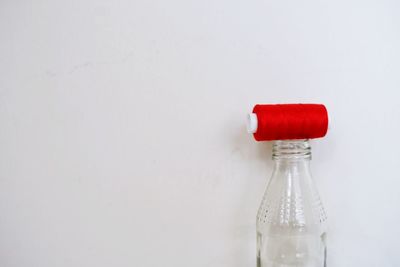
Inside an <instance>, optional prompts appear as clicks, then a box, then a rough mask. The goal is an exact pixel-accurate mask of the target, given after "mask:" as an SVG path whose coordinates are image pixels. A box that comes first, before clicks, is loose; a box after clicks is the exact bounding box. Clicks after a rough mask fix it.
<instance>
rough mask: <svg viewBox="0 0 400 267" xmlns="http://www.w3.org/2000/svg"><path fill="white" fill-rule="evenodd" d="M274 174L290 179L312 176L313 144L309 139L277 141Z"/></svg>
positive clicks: (275, 144) (273, 155)
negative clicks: (311, 144)
mask: <svg viewBox="0 0 400 267" xmlns="http://www.w3.org/2000/svg"><path fill="white" fill-rule="evenodd" d="M272 151H273V152H272V158H273V159H274V161H275V168H274V175H273V176H279V177H286V178H287V179H289V180H292V179H296V178H300V177H303V178H305V177H310V176H311V174H310V160H311V146H310V143H309V142H308V140H303V139H302V140H283V141H275V142H274V145H273V150H272Z"/></svg>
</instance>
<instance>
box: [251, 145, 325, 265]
mask: <svg viewBox="0 0 400 267" xmlns="http://www.w3.org/2000/svg"><path fill="white" fill-rule="evenodd" d="M273 157H274V160H275V168H274V171H273V174H272V177H271V179H270V181H269V184H268V186H267V189H266V192H265V194H264V197H263V200H262V203H261V206H260V208H259V210H258V214H257V267H325V266H326V253H327V251H326V215H325V211H324V209H323V207H322V204H321V201H320V198H319V195H318V193H317V190H316V188H315V185H314V183H313V181H312V177H311V174H310V169H309V164H310V159H311V148H310V146H309V143H308V141H307V140H295V141H276V142H275V144H274V152H273Z"/></svg>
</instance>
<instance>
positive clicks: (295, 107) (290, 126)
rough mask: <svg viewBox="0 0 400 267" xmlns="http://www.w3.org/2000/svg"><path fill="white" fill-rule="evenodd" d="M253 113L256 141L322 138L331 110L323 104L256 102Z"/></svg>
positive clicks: (252, 130)
mask: <svg viewBox="0 0 400 267" xmlns="http://www.w3.org/2000/svg"><path fill="white" fill-rule="evenodd" d="M254 113H255V115H254ZM250 116H253V117H250V118H252V119H254V120H255V124H254V121H252V122H251V123H253V125H252V126H251V128H252V129H249V131H251V132H252V133H253V135H254V138H255V139H256V140H257V141H270V140H287V139H309V138H319V137H324V136H325V135H326V132H327V130H328V111H327V110H326V108H325V106H324V105H320V104H277V105H270V104H268V105H255V106H254V108H253V114H252V115H250ZM254 116H257V117H256V118H255V117H254Z"/></svg>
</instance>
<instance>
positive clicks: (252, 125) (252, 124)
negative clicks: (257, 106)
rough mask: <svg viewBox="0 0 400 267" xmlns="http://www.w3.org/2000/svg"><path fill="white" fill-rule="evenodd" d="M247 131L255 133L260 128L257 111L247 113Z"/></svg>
mask: <svg viewBox="0 0 400 267" xmlns="http://www.w3.org/2000/svg"><path fill="white" fill-rule="evenodd" d="M246 127H247V132H248V133H251V134H253V133H255V132H257V128H258V119H257V114H256V113H249V114H247V122H246Z"/></svg>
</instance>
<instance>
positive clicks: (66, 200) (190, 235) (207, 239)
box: [0, 0, 400, 267]
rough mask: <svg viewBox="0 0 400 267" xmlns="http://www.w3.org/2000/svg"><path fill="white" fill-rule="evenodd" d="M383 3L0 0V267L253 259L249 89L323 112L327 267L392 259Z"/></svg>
mask: <svg viewBox="0 0 400 267" xmlns="http://www.w3.org/2000/svg"><path fill="white" fill-rule="evenodd" d="M399 12H400V4H399V2H398V1H394V0H393V1H382V0H375V1H368V0H367V1H366V0H362V1H361V0H360V1H356V0H351V1H348V0H338V1H318V0H312V1H307V0H306V1H289V0H279V1H268V0H256V1H229V0H206V1H196V0H185V1H184V0H182V1H179V0H171V1H164V0H152V1H144V0H142V1H140V0H136V1H132V0H130V1H128V0H126V1H105V0H87V1H78V0H70V1H50V0H42V1H32V2H29V1H22V0H21V1H14V0H3V1H1V2H0V38H1V39H0V266H1V267H11V266H12V267H36V266H37V267H54V266H59V267H64V266H74V267H75V266H85V267H86V266H96V267H108V266H135V267H152V266H170V267H178V266H182V267H186V266H190V267H208V266H209V267H243V266H255V213H256V210H257V208H258V204H259V202H260V200H261V196H262V193H263V190H264V186H265V184H266V182H267V179H268V177H269V175H270V173H271V167H272V165H271V164H272V163H271V160H270V157H271V153H270V148H271V146H270V144H261V143H256V142H254V141H253V139H252V138H251V136H249V135H247V134H246V132H245V129H244V118H245V114H246V113H247V112H248V111H250V110H251V108H252V106H253V104H255V103H285V102H317V103H325V104H326V105H327V106H328V109H329V111H330V114H331V117H332V119H333V120H332V124H331V130H330V132H329V135H328V136H327V137H326V138H325V139H322V140H315V141H313V142H312V145H313V165H312V167H313V172H314V176H315V180H316V183H317V184H318V188H319V190H320V193H321V195H322V199H323V201H324V205H325V207H326V209H327V212H328V216H329V223H330V232H329V240H328V246H329V247H328V251H329V252H328V254H329V266H330V267H346V266H350V267H356V266H357V267H358V266H363V267H369V266H371V267H375V266H379V267H381V266H384V267H390V266H399V265H400V256H399V253H398V247H399V246H398V241H399V238H400V227H399V225H400V208H399V205H400V189H399V186H400V179H399V178H400V175H399V151H400V143H399V141H398V137H399V135H400V119H399V118H400V104H399V100H400V93H399V87H400V75H399V71H400V52H399V47H400V17H399V15H398V14H399Z"/></svg>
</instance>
